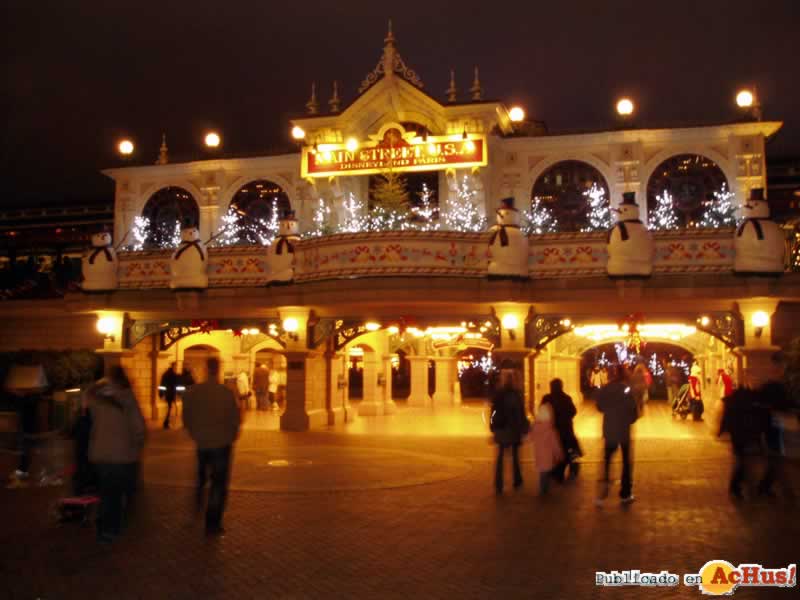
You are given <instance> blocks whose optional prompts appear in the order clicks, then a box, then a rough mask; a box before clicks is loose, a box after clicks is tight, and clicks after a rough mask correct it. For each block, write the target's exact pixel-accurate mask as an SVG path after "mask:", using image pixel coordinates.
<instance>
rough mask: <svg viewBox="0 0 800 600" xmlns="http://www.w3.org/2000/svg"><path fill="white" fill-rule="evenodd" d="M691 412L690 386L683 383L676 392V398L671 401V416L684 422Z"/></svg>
mask: <svg viewBox="0 0 800 600" xmlns="http://www.w3.org/2000/svg"><path fill="white" fill-rule="evenodd" d="M691 411H692V399H691V386H690V385H689V384H688V383H684V384H683V385H682V386H681V388H680V389H679V390H678V394H677V396H675V399H674V400H673V401H672V416H673V418H674V417H680V418H681V419H682V420H684V421H685V420H686V417H688V416H689V413H690V412H691Z"/></svg>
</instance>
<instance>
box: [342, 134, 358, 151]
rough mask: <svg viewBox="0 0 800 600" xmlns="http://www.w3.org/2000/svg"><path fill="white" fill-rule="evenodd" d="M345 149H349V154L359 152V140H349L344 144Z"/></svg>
mask: <svg viewBox="0 0 800 600" xmlns="http://www.w3.org/2000/svg"><path fill="white" fill-rule="evenodd" d="M344 147H345V148H347V151H348V152H355V151H356V150H358V140H357V139H356V138H353V137H351V138H347V141H346V142H345V143H344Z"/></svg>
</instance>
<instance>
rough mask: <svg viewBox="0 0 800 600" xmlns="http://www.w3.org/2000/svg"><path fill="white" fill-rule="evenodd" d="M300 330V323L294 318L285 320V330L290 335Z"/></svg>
mask: <svg viewBox="0 0 800 600" xmlns="http://www.w3.org/2000/svg"><path fill="white" fill-rule="evenodd" d="M298 329H300V323H299V321H298V320H297V319H295V318H294V317H286V318H285V319H284V320H283V330H284V331H288V332H289V333H294V332H295V331H297V330H298Z"/></svg>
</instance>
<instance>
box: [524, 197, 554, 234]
mask: <svg viewBox="0 0 800 600" xmlns="http://www.w3.org/2000/svg"><path fill="white" fill-rule="evenodd" d="M522 221H523V225H522V230H523V232H524V233H525V235H531V234H534V233H535V234H542V233H555V232H556V231H558V219H556V217H555V215H554V214H553V211H552V210H551V209H549V208H548V207H546V206H545V205H544V202H542V199H541V198H539V197H538V196H534V198H533V202H532V203H531V209H530V210H523V211H522Z"/></svg>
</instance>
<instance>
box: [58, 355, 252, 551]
mask: <svg viewBox="0 0 800 600" xmlns="http://www.w3.org/2000/svg"><path fill="white" fill-rule="evenodd" d="M170 372H172V373H173V374H174V369H173V367H172V366H170V369H169V370H168V371H167V374H166V376H167V382H169V381H170V380H171V377H172V376H171V375H169V373H170ZM207 373H208V379H207V380H206V381H205V382H202V383H193V384H192V385H191V386H189V387H188V388H187V390H186V391H185V392H184V395H183V404H184V407H183V424H184V427H185V428H186V430H187V431H188V433H189V435H190V436H191V438H192V439H193V440H194V442H195V445H196V448H197V483H196V488H195V503H196V506H197V508H198V510H201V509H202V508H203V506H204V505H206V498H205V496H206V487H207V484H209V485H208V488H209V490H208V499H207V506H206V517H205V526H206V533H207V534H208V535H220V534H222V533H223V532H224V529H223V527H222V515H223V511H224V508H225V502H226V499H227V490H228V482H229V478H230V465H231V458H232V448H233V443H234V442H235V440H236V439H237V437H238V435H239V427H240V423H241V413H240V406H239V404H238V402H237V400H236V397H235V395H234V393H233V392H232V391H231V390H230V389H229V388H228V387H226V386H225V385H223V384H222V383H220V381H219V378H220V377H219V376H220V363H219V360H218V359H216V358H210V359H208V361H207ZM163 382H164V379H163V378H162V383H163ZM168 397H169V396H168ZM172 402H174V396H173V400H172ZM168 404H170V402H168ZM167 423H168V421H167ZM73 431H74V435H75V438H76V470H75V475H74V477H73V488H74V490H73V491H74V493H75V494H76V495H81V494H85V493H87V491H89V490H90V489H91V488H92V487H94V488H96V490H97V492H98V494H99V496H100V509H99V514H98V518H97V536H98V540H100V541H101V542H112V541H114V539H115V538H116V537H117V536H118V535H120V533H121V530H122V527H123V523H124V520H125V518H126V515H129V514H130V509H131V506H132V504H133V499H134V496H135V492H136V488H137V482H138V473H139V465H140V463H141V457H142V450H143V448H144V440H145V423H144V418H143V417H142V413H141V410H140V408H139V403H138V402H137V400H136V398H135V396H134V393H133V390H132V389H131V385H130V382H129V380H128V378H127V376H126V374H125V371H124V370H123V369H122V367H119V366H113V367H111V368H110V369H109V373H108V376H107V377H104V378H103V379H101V380H99V381H97V382H96V383H94V384H92V385H91V386H90V387H89V388H88V390H87V391H86V394H85V397H84V401H83V405H82V408H81V411H80V415H79V416H78V418H77V419H76V422H75V425H74V429H73Z"/></svg>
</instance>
